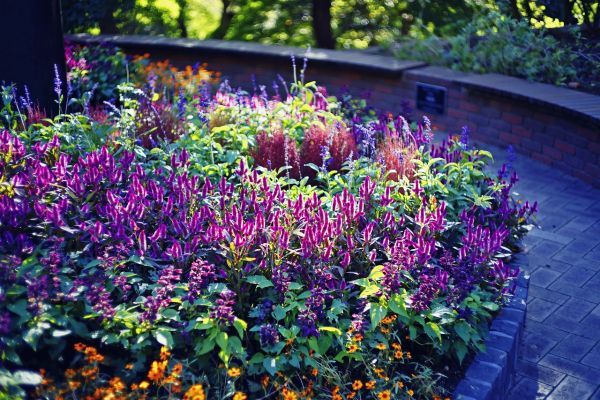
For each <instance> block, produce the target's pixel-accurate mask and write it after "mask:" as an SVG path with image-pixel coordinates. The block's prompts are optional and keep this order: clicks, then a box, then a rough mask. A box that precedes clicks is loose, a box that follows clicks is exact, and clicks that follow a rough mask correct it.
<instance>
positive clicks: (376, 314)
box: [371, 303, 387, 330]
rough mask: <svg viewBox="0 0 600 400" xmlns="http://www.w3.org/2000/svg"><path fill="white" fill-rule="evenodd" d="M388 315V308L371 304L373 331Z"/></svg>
mask: <svg viewBox="0 0 600 400" xmlns="http://www.w3.org/2000/svg"><path fill="white" fill-rule="evenodd" d="M386 314H387V308H385V307H383V306H382V305H381V304H377V303H371V330H374V329H375V328H376V327H377V325H379V323H380V322H381V320H382V319H384V318H385V316H386Z"/></svg>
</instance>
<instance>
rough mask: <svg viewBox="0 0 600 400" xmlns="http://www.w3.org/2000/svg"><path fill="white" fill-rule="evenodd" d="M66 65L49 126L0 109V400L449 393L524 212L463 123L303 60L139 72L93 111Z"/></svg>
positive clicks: (493, 299) (76, 59) (86, 72)
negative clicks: (286, 66) (320, 74)
mask: <svg viewBox="0 0 600 400" xmlns="http://www.w3.org/2000/svg"><path fill="white" fill-rule="evenodd" d="M86 51H88V50H86V49H84V50H74V51H72V52H71V57H72V61H73V62H70V63H69V65H70V67H71V72H70V74H69V76H70V82H69V83H70V85H69V86H70V87H71V92H70V93H67V94H65V95H64V96H63V94H62V93H60V90H58V91H57V95H58V97H59V98H60V99H62V100H64V101H63V102H62V103H61V104H62V106H63V107H68V108H67V110H68V111H64V112H63V113H61V114H60V115H59V116H57V117H56V118H54V119H53V120H48V119H43V118H41V117H40V113H39V111H36V108H35V106H34V105H32V104H31V102H30V101H29V100H28V99H27V98H26V97H25V98H19V96H17V95H16V94H15V92H14V90H11V88H6V89H5V90H4V93H3V94H4V96H3V98H4V99H5V101H4V108H3V109H2V112H1V116H2V123H3V125H4V129H3V130H2V132H1V140H0V155H1V156H2V157H1V158H0V177H1V180H0V182H1V185H2V186H0V227H1V231H0V268H1V269H0V280H1V282H2V285H1V286H0V288H1V289H0V321H1V324H0V332H1V333H2V336H1V338H0V350H1V351H2V360H3V364H4V368H5V369H3V370H0V371H2V372H0V373H1V374H2V375H1V377H2V381H0V384H1V386H2V387H3V390H5V391H6V392H9V391H10V392H12V393H16V394H15V396H17V395H18V392H19V391H20V390H21V389H20V388H19V387H18V386H15V385H14V384H13V385H11V384H10V382H13V383H15V384H16V383H19V382H21V383H27V382H29V383H39V382H36V375H35V374H32V373H26V372H23V371H38V370H39V369H40V368H41V367H43V368H44V371H43V373H42V375H43V380H42V381H41V384H38V385H37V386H36V388H35V389H33V390H34V391H35V393H36V396H37V397H41V398H60V397H63V398H70V397H76V398H84V397H86V396H89V398H144V397H148V398H184V399H204V398H233V399H236V400H241V399H245V398H283V399H300V398H328V399H329V398H334V399H343V398H361V399H369V398H374V399H379V400H382V399H389V398H395V399H401V398H413V397H414V398H443V397H444V396H446V395H447V394H448V393H449V392H450V391H451V390H452V386H453V384H455V383H456V381H457V379H458V378H459V377H460V373H461V370H462V369H461V368H460V364H461V363H462V362H463V360H464V359H465V358H467V357H468V356H469V355H470V354H473V352H475V351H476V350H477V349H482V348H483V347H484V341H485V336H486V332H487V330H488V324H489V322H490V319H491V318H492V316H493V315H494V314H495V312H496V311H497V310H498V309H499V307H500V306H501V305H502V304H504V303H505V302H507V301H509V300H510V298H511V294H512V293H513V291H514V288H515V284H516V282H515V277H516V276H517V274H518V270H517V269H515V268H512V267H510V266H507V265H506V264H505V263H504V261H505V260H506V259H507V258H508V257H510V254H511V252H512V250H514V249H515V246H516V244H517V241H518V239H519V238H520V237H521V236H522V234H523V233H524V232H525V231H526V229H525V228H526V223H527V221H528V219H529V217H530V216H531V215H532V213H534V212H535V205H529V203H524V204H520V203H517V202H516V201H514V200H513V198H512V197H511V194H510V190H511V187H512V186H513V185H514V183H515V182H516V180H517V177H516V174H515V173H514V171H512V169H511V167H510V166H503V167H502V168H501V170H500V171H499V172H498V174H497V176H491V175H489V174H487V173H486V172H485V169H484V168H485V166H486V165H487V163H488V162H489V161H490V160H491V155H490V154H489V153H488V152H486V151H483V150H479V149H475V148H472V147H470V146H469V143H468V131H467V130H466V129H465V130H464V131H463V133H462V134H461V135H460V136H457V137H450V138H448V139H447V140H445V141H443V142H441V143H436V144H434V142H433V132H432V131H431V128H430V123H429V120H428V119H426V118H423V120H422V121H418V122H412V123H410V122H409V121H407V120H406V119H405V118H403V117H401V116H398V117H395V116H391V115H378V114H377V113H376V112H374V111H373V110H371V109H369V108H368V107H367V106H366V104H365V102H364V101H361V100H357V99H351V98H348V97H344V98H341V99H336V98H334V97H331V96H329V95H328V94H327V92H326V90H325V89H324V88H322V87H318V86H317V85H316V84H314V83H305V82H304V71H305V69H306V67H305V66H304V67H303V68H302V70H301V72H300V74H299V75H300V77H299V79H296V76H294V83H292V84H291V85H288V84H286V83H285V82H284V81H283V79H281V80H280V82H278V83H277V84H274V85H272V92H273V93H272V94H271V95H268V93H267V89H266V88H265V87H262V86H257V88H256V91H255V93H254V94H247V93H243V92H240V91H237V90H234V89H232V88H231V86H230V84H229V83H228V82H223V83H222V84H221V85H220V87H219V88H218V89H216V90H215V85H216V79H218V77H217V76H215V75H214V74H213V75H211V74H210V73H209V72H207V71H206V70H205V69H200V68H199V67H197V68H189V69H186V70H184V72H183V73H184V74H186V75H185V76H187V77H188V78H189V79H188V80H187V81H186V82H187V83H186V84H185V85H181V80H180V79H179V78H180V77H181V75H178V74H181V73H182V72H181V71H179V70H177V69H170V67H169V68H167V67H166V64H158V65H154V66H150V67H148V65H147V61H146V60H145V59H136V60H132V61H131V62H130V67H129V70H130V71H132V72H131V73H132V75H131V76H130V77H127V76H126V77H125V78H123V77H121V78H118V79H116V82H115V85H116V86H114V87H112V88H111V83H112V82H108V81H107V82H104V83H103V85H105V86H106V90H102V91H101V93H104V94H106V95H107V96H113V95H114V96H117V97H116V98H111V97H94V94H93V93H92V91H95V90H97V89H98V86H97V85H95V84H94V83H93V82H89V81H87V78H86V77H88V76H92V75H93V74H94V73H98V74H100V73H101V72H102V71H95V72H93V71H94V67H93V65H94V62H98V63H99V65H104V64H103V63H102V62H101V61H106V60H105V58H106V55H102V56H101V59H100V60H89V59H85V62H84V61H82V60H83V59H84V57H87V54H90V53H87V52H86ZM109 57H111V58H112V59H113V61H114V62H115V63H117V65H119V63H125V58H124V57H123V56H122V55H121V54H120V53H119V52H112V53H111V54H110V56H109ZM121 65H122V64H121ZM102 68H103V67H102ZM117 70H119V69H118V68H117ZM164 71H170V73H172V74H173V76H174V77H175V79H173V78H169V77H168V76H166V75H165V72H164ZM294 72H296V71H295V67H294ZM196 76H204V78H195V77H196ZM211 76H212V77H211ZM86 85H87V86H86ZM90 85H91V86H90ZM58 87H60V85H58ZM78 88H83V89H81V93H80V95H79V96H75V97H74V96H73V93H74V92H75V91H76V90H79V89H78ZM111 90H112V91H111ZM213 93H214V94H213ZM104 94H102V96H104ZM9 371H10V372H9ZM15 371H19V372H15ZM7 382H8V383H7ZM107 396H108V397H107ZM110 396H113V397H110Z"/></svg>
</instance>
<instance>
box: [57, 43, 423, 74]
mask: <svg viewBox="0 0 600 400" xmlns="http://www.w3.org/2000/svg"><path fill="white" fill-rule="evenodd" d="M65 38H66V39H68V40H71V41H73V42H75V43H83V44H96V43H102V42H108V43H112V44H115V45H117V46H122V47H130V46H136V47H137V46H147V47H148V49H151V48H157V47H158V48H171V49H172V48H179V49H182V50H187V51H197V52H205V53H213V54H215V53H221V54H238V55H242V56H247V57H263V58H264V57H268V58H273V59H280V60H285V61H287V62H289V60H290V57H291V56H292V55H293V56H295V57H296V63H297V65H299V66H300V65H301V63H302V58H304V57H306V58H307V59H308V61H309V66H310V63H315V64H326V65H331V66H342V67H349V68H352V69H360V70H364V71H367V70H368V71H373V72H378V73H383V74H386V75H401V74H402V72H403V71H405V70H409V69H412V68H418V67H422V66H425V65H427V64H426V63H424V62H421V61H404V60H398V59H396V58H393V57H390V56H386V55H381V54H373V53H369V52H365V51H360V50H327V49H306V48H301V47H291V46H280V45H264V44H259V43H252V42H242V41H234V40H213V39H206V40H197V39H183V38H169V37H164V36H150V35H90V34H83V33H82V34H75V35H66V36H65Z"/></svg>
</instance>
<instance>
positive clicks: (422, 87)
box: [417, 82, 448, 115]
mask: <svg viewBox="0 0 600 400" xmlns="http://www.w3.org/2000/svg"><path fill="white" fill-rule="evenodd" d="M447 91H448V90H447V89H446V88H445V87H443V86H437V85H430V84H428V83H422V82H417V108H418V109H419V110H421V111H425V112H428V113H433V114H439V115H442V114H444V113H445V112H446V93H447Z"/></svg>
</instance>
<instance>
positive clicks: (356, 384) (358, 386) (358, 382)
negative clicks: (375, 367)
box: [352, 379, 363, 391]
mask: <svg viewBox="0 0 600 400" xmlns="http://www.w3.org/2000/svg"><path fill="white" fill-rule="evenodd" d="M362 387H363V383H362V381H361V380H359V379H357V380H355V381H354V382H353V383H352V390H356V391H359V390H360V389H362Z"/></svg>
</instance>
